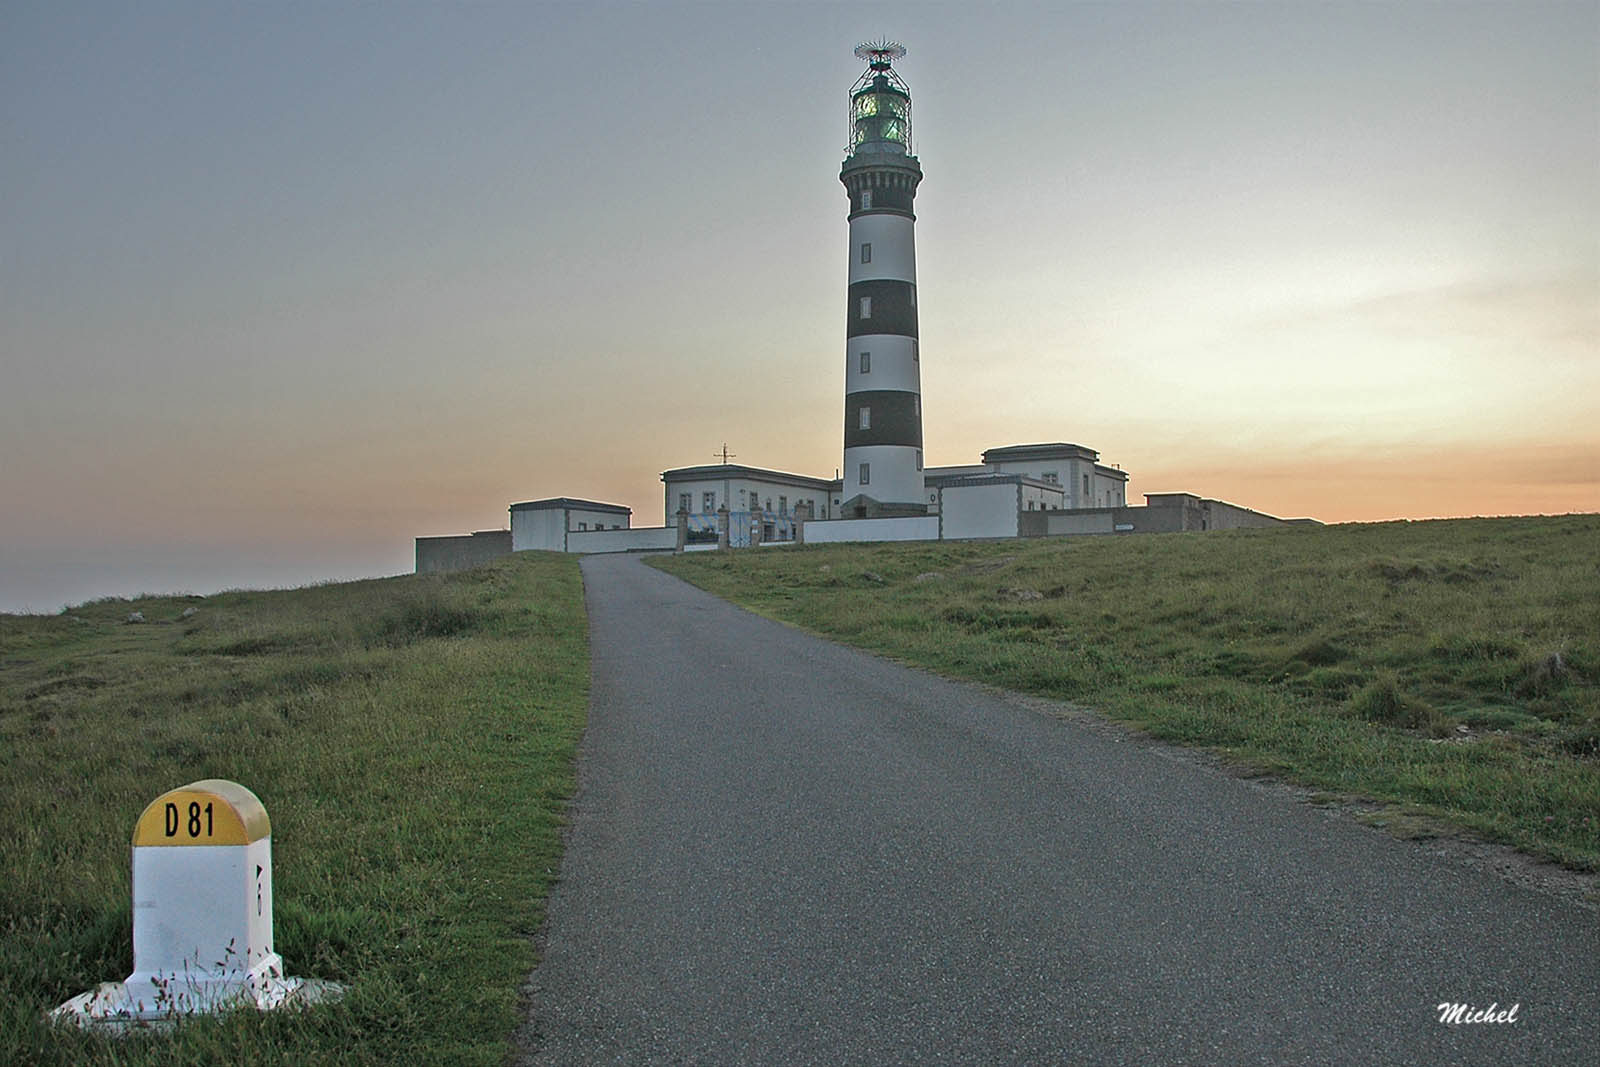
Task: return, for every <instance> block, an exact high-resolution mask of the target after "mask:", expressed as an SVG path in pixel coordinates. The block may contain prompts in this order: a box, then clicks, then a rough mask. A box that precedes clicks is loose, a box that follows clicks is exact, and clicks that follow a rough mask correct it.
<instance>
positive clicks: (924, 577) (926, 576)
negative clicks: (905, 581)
mask: <svg viewBox="0 0 1600 1067" xmlns="http://www.w3.org/2000/svg"><path fill="white" fill-rule="evenodd" d="M943 577H944V575H942V574H940V573H939V572H938V571H923V572H922V573H921V574H919V575H917V576H916V577H915V578H913V579H911V580H912V581H913V582H936V581H938V580H939V579H940V578H943Z"/></svg>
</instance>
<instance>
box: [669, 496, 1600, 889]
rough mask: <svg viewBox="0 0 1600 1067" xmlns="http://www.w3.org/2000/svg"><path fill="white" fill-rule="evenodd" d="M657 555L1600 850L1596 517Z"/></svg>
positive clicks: (1339, 793)
mask: <svg viewBox="0 0 1600 1067" xmlns="http://www.w3.org/2000/svg"><path fill="white" fill-rule="evenodd" d="M652 562H654V563H655V564H656V565H658V566H660V567H662V568H663V569H665V570H667V571H670V572H671V573H673V574H677V575H679V576H681V577H683V578H686V579H688V580H689V581H691V582H694V583H695V584H697V585H700V586H702V587H703V588H705V589H708V590H710V591H711V592H714V593H717V594H719V595H721V596H724V597H727V598H728V599H730V600H734V601H736V602H738V603H740V604H743V605H745V606H746V607H749V608H751V609H753V610H755V611H758V612H760V613H762V614H765V615H768V616H770V617H772V618H776V619H781V620H783V621H786V622H790V623H794V624H796V625H799V626H802V627H805V628H807V629H809V630H812V631H814V632H816V633H819V634H822V635H825V636H828V637H832V638H836V639H839V640H842V641H846V642H848V643H850V644H853V645H858V646H860V647H863V648H868V649H872V650H874V651H877V652H881V653H884V654H887V655H890V656H893V657H895V658H897V659H900V660H903V661H905V662H907V663H912V664H916V665H918V666H921V667H926V668H928V669H931V670H934V671H938V672H941V673H944V674H948V675H950V676H954V677H960V678H968V679H975V680H978V681H983V682H989V683H992V684H995V685H999V686H1004V687H1007V688H1011V689H1016V690H1021V691H1024V692H1029V693H1036V694H1040V695H1043V696H1047V697H1051V698H1056V699H1060V700H1064V701H1071V702H1077V703H1081V704H1088V705H1092V706H1093V707H1095V708H1096V709H1099V710H1100V711H1102V712H1104V713H1105V714H1107V715H1109V716H1111V717H1113V718H1115V719H1119V720H1122V721H1123V722H1126V723H1130V724H1133V725H1135V726H1137V727H1139V728H1141V729H1143V730H1145V731H1148V732H1149V733H1150V734H1152V735H1155V736H1157V737H1160V738H1164V739H1167V740H1171V741H1176V742H1181V743H1184V744H1191V745H1199V746H1204V747H1207V748H1210V749H1212V750H1215V751H1218V752H1220V753H1223V754H1224V755H1226V756H1227V757H1229V758H1230V759H1232V760H1234V761H1237V762H1238V763H1241V764H1244V765H1246V766H1250V767H1255V768H1260V769H1262V770H1265V771H1268V772H1271V773H1274V774H1278V775H1282V776H1284V777H1286V778H1288V779H1291V780H1294V781H1296V782H1300V783H1303V784H1305V785H1308V786H1311V787H1313V788H1316V789H1320V790H1326V791H1327V792H1328V794H1329V799H1332V798H1334V797H1339V798H1343V797H1349V796H1356V797H1363V798H1372V799H1375V800H1377V801H1380V802H1384V803H1387V804H1389V805H1392V806H1393V808H1394V810H1395V811H1397V812H1401V813H1411V814H1415V815H1421V816H1428V817H1437V818H1441V819H1443V820H1447V821H1449V822H1450V823H1454V824H1455V825H1458V826H1462V827H1466V828H1468V829H1470V830H1473V831H1476V832H1478V833H1481V834H1483V835H1486V836H1488V837H1490V838H1493V839H1495V840H1499V841H1503V842H1508V843H1510V844H1513V845H1516V846H1517V847H1519V848H1522V849H1524V850H1527V851H1529V852H1531V853H1534V854H1537V855H1540V856H1544V857H1548V858H1552V859H1555V860H1558V861H1560V862H1562V863H1565V864H1567V865H1569V866H1572V867H1575V868H1578V869H1585V870H1600V516H1595V515H1575V516H1566V517H1559V518H1516V519H1473V520H1451V521H1436V522H1415V523H1409V522H1407V523H1386V524H1377V525H1359V526H1356V525H1352V526H1335V527H1324V528H1300V527H1290V528H1282V529H1273V530H1240V531H1232V532H1216V533H1209V534H1175V535H1166V536H1140V537H1104V538H1093V537H1089V538H1072V539H1050V540H1033V541H1021V542H1018V541H1010V542H1002V543H984V544H977V543H938V544H903V545H839V546H834V545H829V546H816V547H804V548H787V549H778V548H769V549H764V550H761V551H747V552H737V553H726V552H724V553H715V554H713V553H703V554H701V553H697V554H692V555H686V556H680V557H675V558H665V557H663V558H658V559H656V560H653V561H652Z"/></svg>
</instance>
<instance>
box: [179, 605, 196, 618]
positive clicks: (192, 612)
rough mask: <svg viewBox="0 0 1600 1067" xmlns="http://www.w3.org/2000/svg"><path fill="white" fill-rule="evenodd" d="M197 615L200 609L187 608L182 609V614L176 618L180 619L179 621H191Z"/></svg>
mask: <svg viewBox="0 0 1600 1067" xmlns="http://www.w3.org/2000/svg"><path fill="white" fill-rule="evenodd" d="M198 614H200V609H199V608H195V607H188V608H184V609H183V614H182V615H179V616H178V618H180V619H192V618H194V617H195V616H196V615H198Z"/></svg>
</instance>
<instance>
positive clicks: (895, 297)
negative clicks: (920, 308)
mask: <svg viewBox="0 0 1600 1067" xmlns="http://www.w3.org/2000/svg"><path fill="white" fill-rule="evenodd" d="M867 333H892V334H898V335H899V336H901V337H915V336H917V287H916V286H915V285H912V284H911V283H910V282H901V281H894V280H891V279H888V278H878V279H874V280H872V281H865V282H852V283H851V285H850V306H849V308H848V309H847V311H846V315H845V336H846V337H860V336H861V335H862V334H867Z"/></svg>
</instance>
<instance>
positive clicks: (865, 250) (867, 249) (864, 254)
mask: <svg viewBox="0 0 1600 1067" xmlns="http://www.w3.org/2000/svg"><path fill="white" fill-rule="evenodd" d="M861 262H863V263H871V262H872V242H871V241H867V242H866V243H865V244H863V245H862V246H861Z"/></svg>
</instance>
